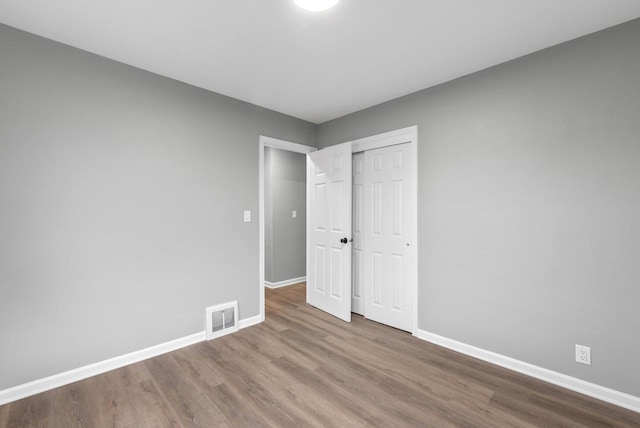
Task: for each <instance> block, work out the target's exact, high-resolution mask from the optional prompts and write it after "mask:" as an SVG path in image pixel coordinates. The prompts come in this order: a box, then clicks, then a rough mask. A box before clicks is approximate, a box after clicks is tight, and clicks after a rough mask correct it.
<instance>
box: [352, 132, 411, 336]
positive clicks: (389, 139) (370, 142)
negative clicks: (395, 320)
mask: <svg viewBox="0 0 640 428" xmlns="http://www.w3.org/2000/svg"><path fill="white" fill-rule="evenodd" d="M403 143H410V144H411V146H410V147H411V185H412V187H413V189H412V191H411V193H412V194H411V203H412V205H413V210H412V212H411V228H412V231H413V233H412V234H413V236H412V240H413V246H412V249H411V257H412V259H413V260H412V262H413V263H412V267H411V270H412V272H411V296H412V298H413V305H412V308H411V312H412V316H411V334H413V335H414V336H415V335H416V332H417V331H418V126H417V125H414V126H409V127H407V128H402V129H398V130H395V131H390V132H385V133H383V134H378V135H373V136H371V137H366V138H360V139H358V140H353V141H351V147H352V150H351V151H352V152H353V153H357V152H363V151H365V150H373V149H379V148H382V147H387V146H395V145H396V144H403Z"/></svg>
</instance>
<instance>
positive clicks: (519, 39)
mask: <svg viewBox="0 0 640 428" xmlns="http://www.w3.org/2000/svg"><path fill="white" fill-rule="evenodd" d="M637 17H640V1H639V0H439V1H436V0H342V1H341V2H340V3H338V5H337V6H336V7H335V8H334V9H331V10H329V11H325V12H320V13H311V12H307V11H304V10H302V9H300V8H298V7H297V6H296V5H295V4H294V2H293V0H92V1H90V0H0V22H2V23H4V24H7V25H10V26H13V27H17V28H20V29H23V30H26V31H29V32H32V33H35V34H38V35H41V36H44V37H47V38H49V39H53V40H56V41H59V42H62V43H66V44H68V45H71V46H75V47H78V48H80V49H84V50H87V51H90V52H94V53H96V54H98V55H102V56H105V57H108V58H112V59H114V60H117V61H121V62H124V63H127V64H131V65H133V66H135V67H139V68H142V69H145V70H148V71H152V72H154V73H157V74H160V75H163V76H167V77H171V78H173V79H177V80H180V81H183V82H187V83H190V84H192V85H195V86H199V87H202V88H205V89H209V90H211V91H214V92H218V93H221V94H225V95H228V96H231V97H234V98H238V99H240V100H244V101H247V102H250V103H253V104H257V105H260V106H263V107H267V108H270V109H273V110H276V111H279V112H282V113H285V114H289V115H291V116H295V117H298V118H301V119H305V120H308V121H311V122H314V123H322V122H324V121H327V120H330V119H334V118H336V117H340V116H343V115H345V114H348V113H351V112H354V111H357V110H361V109H363V108H366V107H369V106H372V105H375V104H378V103H381V102H383V101H387V100H390V99H393V98H397V97H399V96H402V95H405V94H408V93H411V92H415V91H417V90H420V89H424V88H427V87H430V86H434V85H437V84H439V83H442V82H445V81H448V80H452V79H455V78H457V77H460V76H463V75H466V74H469V73H472V72H474V71H478V70H481V69H483V68H487V67H490V66H492V65H495V64H499V63H501V62H504V61H507V60H510V59H513V58H517V57H519V56H522V55H525V54H528V53H531V52H534V51H536V50H539V49H542V48H545V47H548V46H552V45H555V44H558V43H561V42H564V41H567V40H570V39H573V38H576V37H579V36H582V35H585V34H589V33H592V32H594V31H597V30H600V29H603V28H606V27H610V26H612V25H615V24H618V23H622V22H625V21H629V20H631V19H634V18H637ZM0 60H1V59H0Z"/></svg>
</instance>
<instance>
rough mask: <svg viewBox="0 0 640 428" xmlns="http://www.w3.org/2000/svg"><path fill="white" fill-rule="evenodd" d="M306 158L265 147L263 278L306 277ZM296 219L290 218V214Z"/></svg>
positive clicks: (276, 280) (274, 280)
mask: <svg viewBox="0 0 640 428" xmlns="http://www.w3.org/2000/svg"><path fill="white" fill-rule="evenodd" d="M306 165H307V156H306V155H304V154H302V153H294V152H289V151H286V150H279V149H274V148H270V147H267V148H265V247H266V248H265V266H266V268H265V279H266V281H268V282H272V283H275V282H280V281H286V280H289V279H294V278H300V277H303V276H306V270H307V268H306V218H307V204H306V194H307V189H306V182H307V177H306V171H307V170H306ZM294 210H295V211H297V218H295V219H294V218H292V216H291V214H292V211H294Z"/></svg>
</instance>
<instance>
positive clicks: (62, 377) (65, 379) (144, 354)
mask: <svg viewBox="0 0 640 428" xmlns="http://www.w3.org/2000/svg"><path fill="white" fill-rule="evenodd" d="M262 321H263V318H262V317H261V316H260V315H256V316H254V317H250V318H245V319H243V320H240V321H238V327H239V328H240V329H243V328H247V327H251V326H254V325H256V324H260V323H261V322H262ZM206 338H207V334H206V331H201V332H199V333H194V334H191V335H189V336H185V337H181V338H179V339H175V340H171V341H169V342H165V343H161V344H159V345H155V346H151V347H149V348H146V349H141V350H139V351H134V352H130V353H128V354H125V355H120V356H118V357H114V358H110V359H108V360H104V361H99V362H97V363H93V364H89V365H87V366H83V367H78V368H76V369H72V370H69V371H66V372H63V373H58V374H55V375H53V376H48V377H45V378H42V379H37V380H34V381H32V382H28V383H23V384H22V385H17V386H14V387H11V388H8V389H4V390H2V391H0V406H2V405H4V404H8V403H11V402H13V401H17V400H20V399H22V398H26V397H30V396H32V395H36V394H40V393H41V392H45V391H49V390H51V389H54V388H59V387H61V386H65V385H68V384H70V383H73V382H78V381H80V380H83V379H87V378H89V377H92V376H97V375H99V374H102V373H106V372H109V371H111V370H115V369H119V368H121V367H124V366H128V365H130V364H134V363H138V362H140V361H144V360H147V359H149V358H153V357H157V356H158V355H162V354H166V353H168V352H172V351H176V350H178V349H181V348H185V347H187V346H191V345H195V344H196V343H199V342H203V341H205V340H206Z"/></svg>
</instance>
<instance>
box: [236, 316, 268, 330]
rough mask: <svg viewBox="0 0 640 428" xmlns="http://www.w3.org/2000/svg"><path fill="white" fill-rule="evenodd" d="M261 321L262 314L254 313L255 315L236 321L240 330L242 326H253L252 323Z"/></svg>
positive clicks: (255, 323)
mask: <svg viewBox="0 0 640 428" xmlns="http://www.w3.org/2000/svg"><path fill="white" fill-rule="evenodd" d="M262 321H264V317H263V316H262V315H256V316H255V317H251V318H245V319H243V320H240V321H239V322H238V327H239V328H240V330H242V329H243V328H247V327H253V326H254V325H258V324H260V323H261V322H262Z"/></svg>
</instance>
